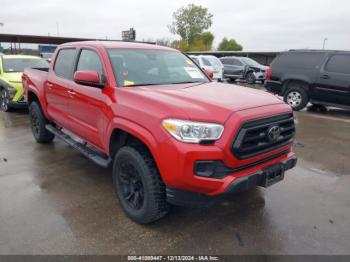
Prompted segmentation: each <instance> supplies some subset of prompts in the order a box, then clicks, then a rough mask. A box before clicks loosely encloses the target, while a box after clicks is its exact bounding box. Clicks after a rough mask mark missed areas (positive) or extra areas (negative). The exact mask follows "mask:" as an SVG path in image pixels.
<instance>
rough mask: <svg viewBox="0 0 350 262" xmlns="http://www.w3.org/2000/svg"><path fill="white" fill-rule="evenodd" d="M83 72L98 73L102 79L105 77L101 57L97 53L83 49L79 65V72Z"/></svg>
mask: <svg viewBox="0 0 350 262" xmlns="http://www.w3.org/2000/svg"><path fill="white" fill-rule="evenodd" d="M83 70H89V71H96V72H97V73H98V74H99V76H100V79H101V78H102V75H103V67H102V63H101V60H100V57H99V56H98V54H97V53H96V52H95V51H92V50H88V49H83V50H82V51H81V53H80V56H79V62H78V65H77V71H83Z"/></svg>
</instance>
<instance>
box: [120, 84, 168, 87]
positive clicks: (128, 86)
mask: <svg viewBox="0 0 350 262" xmlns="http://www.w3.org/2000/svg"><path fill="white" fill-rule="evenodd" d="M155 85H164V84H162V83H161V84H156V83H153V84H134V85H124V87H133V86H155Z"/></svg>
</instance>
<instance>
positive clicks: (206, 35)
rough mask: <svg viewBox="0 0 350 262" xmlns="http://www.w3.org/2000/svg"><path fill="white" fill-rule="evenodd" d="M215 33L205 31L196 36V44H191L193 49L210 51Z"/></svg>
mask: <svg viewBox="0 0 350 262" xmlns="http://www.w3.org/2000/svg"><path fill="white" fill-rule="evenodd" d="M213 41H214V35H213V34H212V33H210V32H203V33H201V34H200V35H197V36H196V37H195V41H194V44H193V45H191V46H190V50H191V51H209V50H211V48H212V46H213Z"/></svg>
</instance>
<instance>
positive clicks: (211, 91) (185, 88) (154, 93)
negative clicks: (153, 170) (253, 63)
mask: <svg viewBox="0 0 350 262" xmlns="http://www.w3.org/2000/svg"><path fill="white" fill-rule="evenodd" d="M130 91H131V90H130ZM132 91H134V92H138V93H139V95H142V96H143V97H148V98H149V99H150V100H152V101H150V102H152V103H157V104H163V105H164V106H166V107H171V108H172V109H174V110H172V111H182V112H185V113H186V114H187V116H188V118H189V119H191V120H196V121H207V122H208V121H211V122H216V123H224V122H225V121H226V120H227V119H228V117H229V116H230V115H231V114H232V113H234V112H238V111H241V110H246V109H250V108H258V107H263V106H268V105H274V104H283V101H281V100H280V99H278V98H277V97H275V96H274V95H271V94H269V93H267V92H264V91H259V90H255V89H252V88H247V87H241V86H238V85H232V84H222V83H217V82H210V83H201V84H198V83H196V84H175V85H161V86H148V87H137V88H135V87H134V88H132ZM140 91H141V92H140ZM173 117H176V116H173Z"/></svg>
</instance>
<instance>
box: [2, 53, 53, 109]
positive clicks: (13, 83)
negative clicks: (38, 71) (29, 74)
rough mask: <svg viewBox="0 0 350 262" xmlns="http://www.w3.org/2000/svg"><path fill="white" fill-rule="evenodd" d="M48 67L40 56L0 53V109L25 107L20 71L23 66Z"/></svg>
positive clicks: (22, 69) (21, 71)
mask: <svg viewBox="0 0 350 262" xmlns="http://www.w3.org/2000/svg"><path fill="white" fill-rule="evenodd" d="M27 67H30V68H48V67H49V64H48V63H47V62H46V61H45V60H44V59H42V58H40V57H36V56H27V55H0V109H1V110H2V111H4V112H7V111H9V110H11V109H12V108H21V107H26V103H25V102H24V100H23V88H22V79H21V78H22V73H23V71H24V69H25V68H27Z"/></svg>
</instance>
